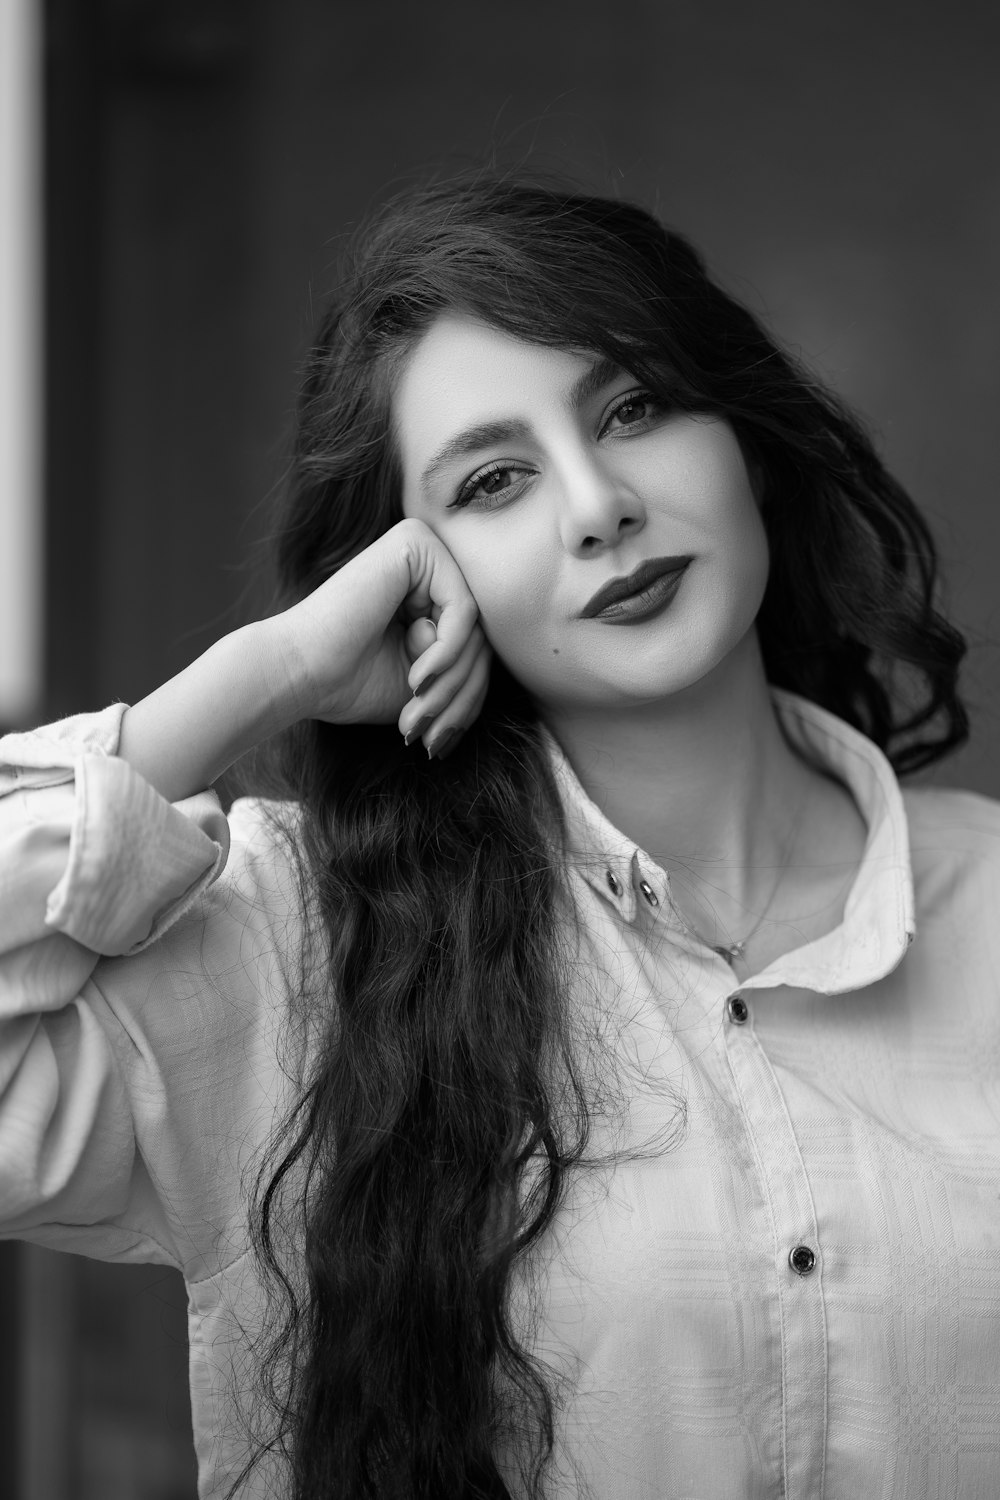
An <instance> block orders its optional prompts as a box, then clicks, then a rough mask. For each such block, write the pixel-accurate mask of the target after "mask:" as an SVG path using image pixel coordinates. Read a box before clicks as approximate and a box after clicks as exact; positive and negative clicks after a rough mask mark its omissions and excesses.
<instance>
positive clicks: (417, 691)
mask: <svg viewBox="0 0 1000 1500" xmlns="http://www.w3.org/2000/svg"><path fill="white" fill-rule="evenodd" d="M437 680H438V673H437V672H432V673H431V675H430V676H429V677H425V678H424V680H423V682H422V683H421V684H420V686H419V687H415V688H414V689H413V696H414V698H419V697H421V695H422V694H423V693H426V692H427V690H428V688H432V687H433V686H434V684H435V683H436V682H437Z"/></svg>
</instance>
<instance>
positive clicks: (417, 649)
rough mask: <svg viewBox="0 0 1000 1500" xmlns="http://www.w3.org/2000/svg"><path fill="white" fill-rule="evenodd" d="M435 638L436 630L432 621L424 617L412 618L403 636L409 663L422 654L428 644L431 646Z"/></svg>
mask: <svg viewBox="0 0 1000 1500" xmlns="http://www.w3.org/2000/svg"><path fill="white" fill-rule="evenodd" d="M436 640H437V630H436V629H435V627H434V621H433V620H428V619H427V618H426V617H424V618H423V619H420V620H414V622H413V624H412V625H411V626H410V627H409V629H408V630H407V632H406V636H405V646H406V654H407V656H408V657H409V659H410V662H411V664H412V663H413V662H415V661H417V659H418V658H419V657H420V656H422V655H423V653H424V652H425V651H426V650H427V649H428V647H429V646H433V644H434V642H435V641H436Z"/></svg>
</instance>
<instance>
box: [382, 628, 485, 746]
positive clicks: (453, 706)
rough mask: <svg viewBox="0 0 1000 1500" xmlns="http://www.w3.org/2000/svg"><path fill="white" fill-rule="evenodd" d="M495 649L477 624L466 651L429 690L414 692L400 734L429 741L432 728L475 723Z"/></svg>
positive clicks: (404, 714)
mask: <svg viewBox="0 0 1000 1500" xmlns="http://www.w3.org/2000/svg"><path fill="white" fill-rule="evenodd" d="M491 659H492V651H491V650H490V647H489V645H488V643H487V641H486V637H485V636H484V635H483V633H482V631H481V630H480V629H479V628H478V626H477V627H476V629H475V630H474V631H473V633H472V635H471V636H470V637H469V640H468V642H467V644H466V647H465V649H464V651H463V652H462V654H461V656H460V657H459V659H458V661H457V662H455V664H454V666H452V667H450V668H449V669H448V670H447V671H446V672H443V673H442V674H441V676H440V677H438V678H437V679H436V681H435V682H434V684H433V686H432V687H431V688H429V689H428V691H427V692H426V693H422V694H420V695H419V696H417V695H416V694H414V696H413V697H412V698H411V699H410V701H409V702H408V703H407V704H406V706H405V707H404V709H403V711H402V713H401V714H400V716H399V720H398V723H399V729H400V733H401V734H403V735H404V736H406V737H407V739H408V741H409V742H412V740H413V739H414V738H415V737H418V736H419V737H420V738H421V739H423V740H424V742H425V743H426V742H427V736H428V735H429V734H430V733H431V732H432V730H437V729H439V728H440V727H441V726H442V725H447V726H449V727H454V726H456V725H458V724H462V725H463V726H464V725H466V724H469V723H471V722H472V709H473V707H474V706H475V712H478V711H479V708H480V707H481V706H482V705H481V703H480V704H478V705H476V698H477V695H478V694H479V692H480V689H481V688H482V687H483V686H484V684H485V682H486V681H488V679H489V664H490V660H491Z"/></svg>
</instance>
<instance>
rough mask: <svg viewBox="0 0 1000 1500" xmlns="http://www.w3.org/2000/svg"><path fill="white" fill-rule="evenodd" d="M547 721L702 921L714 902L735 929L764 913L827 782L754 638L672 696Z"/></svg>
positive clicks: (611, 812)
mask: <svg viewBox="0 0 1000 1500" xmlns="http://www.w3.org/2000/svg"><path fill="white" fill-rule="evenodd" d="M545 718H546V722H547V723H548V725H549V727H550V728H551V730H552V732H553V733H554V734H555V736H556V738H557V739H558V741H559V743H560V744H561V746H562V748H563V750H564V752H565V754H566V756H567V758H568V759H569V762H570V764H571V765H572V767H573V769H574V771H575V772H576V774H577V776H578V778H579V780H580V783H581V785H582V786H583V788H584V790H585V791H586V792H587V794H588V796H589V797H590V798H591V799H592V801H594V802H595V803H596V804H597V806H598V807H599V808H600V809H601V811H602V812H603V813H604V814H605V816H606V817H607V818H609V819H610V821H611V822H612V823H613V824H614V825H615V827H617V828H619V829H621V831H622V832H623V833H624V834H626V836H627V837H629V838H631V839H634V840H635V842H636V844H637V845H639V847H640V848H642V849H644V850H645V851H646V852H647V853H648V854H649V855H651V856H652V858H653V859H655V860H656V861H657V863H658V864H660V865H662V866H663V868H664V869H665V870H667V871H668V873H669V874H670V876H671V883H672V887H673V889H674V895H675V899H676V900H678V902H679V903H680V904H681V905H682V906H686V907H687V908H688V913H689V915H690V916H691V917H692V919H693V920H694V921H696V922H697V921H698V920H699V917H700V918H701V919H702V920H704V912H702V911H700V910H699V908H700V907H701V906H702V905H703V904H704V903H705V902H706V901H707V902H708V904H709V905H710V907H711V912H712V916H713V919H715V920H716V921H718V922H721V924H722V925H723V926H728V927H729V928H730V930H738V929H739V928H740V926H741V922H742V923H743V924H745V919H746V913H748V912H751V913H752V912H754V911H759V910H760V909H762V908H763V906H764V905H765V904H766V903H767V900H768V897H769V896H770V894H771V893H772V891H773V887H774V883H775V876H776V873H777V872H778V871H780V869H781V868H782V866H783V865H786V864H787V863H788V861H789V860H790V859H791V857H792V845H793V844H794V842H795V837H796V823H797V820H798V815H799V814H801V812H802V810H803V808H804V805H805V803H806V801H807V799H808V797H809V793H810V789H811V788H812V787H814V786H815V783H816V782H817V780H822V779H823V778H822V777H821V775H820V773H819V772H817V771H816V770H814V769H813V768H811V767H810V766H808V765H807V764H806V763H805V762H804V761H803V760H801V759H800V758H799V757H798V756H797V755H796V754H795V752H794V751H793V750H792V749H791V747H790V746H789V744H788V742H787V741H786V739H785V737H784V735H783V734H782V731H781V728H780V726H779V723H778V720H777V717H776V715H775V711H774V707H773V704H772V701H771V696H770V692H769V690H768V686H767V681H766V678H765V676H764V667H763V662H762V660H761V655H760V649H759V645H758V642H757V638H756V635H755V634H754V633H752V632H751V633H750V634H749V635H748V636H747V637H746V638H745V639H744V641H743V642H742V644H741V645H740V646H739V647H738V648H737V649H736V651H734V652H732V653H731V654H730V656H729V657H727V659H726V660H725V661H724V662H723V663H721V664H720V666H719V667H718V668H716V670H715V671H714V672H713V673H710V674H709V675H708V677H706V678H704V679H702V680H701V681H700V682H698V683H696V684H694V685H693V686H692V687H690V688H687V689H685V690H683V691H682V692H679V693H675V694H671V695H670V696H669V697H667V698H665V699H662V700H659V701H656V702H653V703H646V704H642V705H638V706H636V707H635V708H626V709H624V710H622V709H620V708H619V707H617V706H616V707H615V708H614V709H613V710H610V711H609V710H607V709H590V708H584V709H579V708H576V707H574V708H572V709H561V708H560V709H556V710H548V711H546V714H545Z"/></svg>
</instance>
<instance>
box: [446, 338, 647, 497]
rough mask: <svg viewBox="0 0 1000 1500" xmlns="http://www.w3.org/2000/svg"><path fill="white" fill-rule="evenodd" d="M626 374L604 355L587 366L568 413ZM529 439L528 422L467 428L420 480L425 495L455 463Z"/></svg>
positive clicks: (570, 395)
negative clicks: (496, 446) (498, 446)
mask: <svg viewBox="0 0 1000 1500" xmlns="http://www.w3.org/2000/svg"><path fill="white" fill-rule="evenodd" d="M625 373H626V371H625V370H623V369H622V367H621V365H620V364H618V363H617V361H616V360H613V359H609V358H608V356H607V355H605V354H601V355H598V357H597V358H596V359H595V360H594V363H593V364H592V365H588V367H587V369H586V370H584V371H583V373H582V374H581V375H579V376H578V377H577V379H576V380H574V382H573V384H572V385H571V386H570V388H569V391H568V393H567V396H566V407H567V409H568V410H569V411H579V409H580V407H581V406H585V405H586V403H587V402H588V401H590V400H591V399H592V398H593V397H594V396H597V395H599V394H600V393H601V391H603V390H604V388H605V386H608V385H610V384H611V382H612V381H613V380H617V379H618V378H619V377H620V376H622V375H624V374H625ZM530 437H531V427H530V425H529V424H528V423H527V422H519V421H518V422H515V421H497V422H477V423H476V425H475V426H474V427H466V428H465V429H464V431H462V432H459V433H456V435H455V436H454V437H453V438H449V439H448V441H447V442H446V443H445V444H444V446H443V447H442V448H439V449H438V451H437V453H435V455H434V457H433V458H432V459H431V461H430V463H429V464H428V465H427V467H426V469H424V472H423V473H422V474H421V476H420V486H421V489H422V490H423V491H424V493H425V494H426V492H427V491H428V490H429V489H430V486H431V484H432V483H433V482H434V480H435V479H436V478H437V476H438V474H439V473H440V471H441V470H442V469H444V468H446V467H447V466H448V464H451V463H454V462H455V460H456V459H459V458H468V457H470V456H471V455H472V454H473V453H478V452H479V450H480V449H481V448H491V447H493V446H494V445H495V444H497V443H511V442H513V443H518V442H525V441H527V440H528V439H529V438H530Z"/></svg>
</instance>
